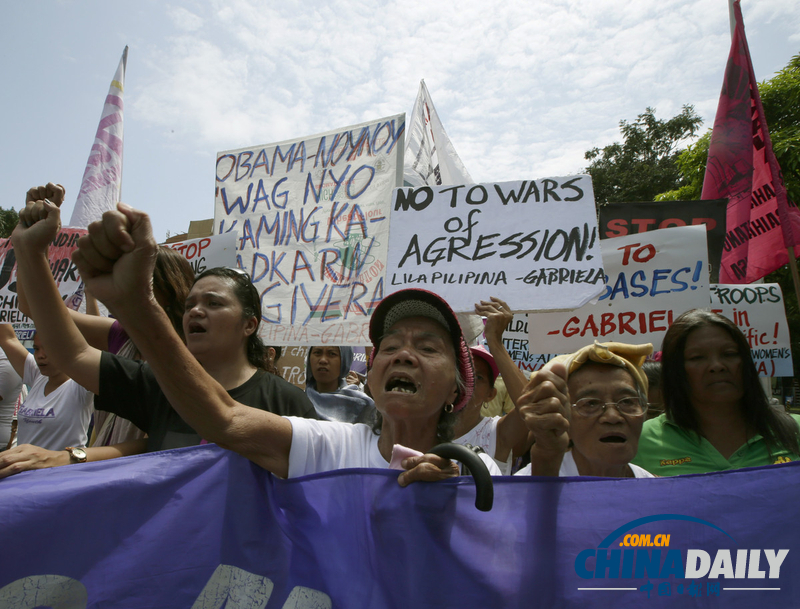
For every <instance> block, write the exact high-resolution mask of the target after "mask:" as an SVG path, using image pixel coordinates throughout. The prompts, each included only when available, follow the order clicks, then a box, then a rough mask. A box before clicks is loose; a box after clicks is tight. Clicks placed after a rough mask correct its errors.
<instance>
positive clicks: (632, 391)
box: [516, 343, 653, 478]
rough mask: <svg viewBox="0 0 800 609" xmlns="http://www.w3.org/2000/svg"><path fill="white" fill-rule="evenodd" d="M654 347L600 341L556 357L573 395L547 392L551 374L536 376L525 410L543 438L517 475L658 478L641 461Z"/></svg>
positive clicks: (551, 366) (524, 402) (553, 367)
mask: <svg viewBox="0 0 800 609" xmlns="http://www.w3.org/2000/svg"><path fill="white" fill-rule="evenodd" d="M652 351H653V346H652V345H650V344H646V345H627V344H624V343H605V344H600V343H595V344H593V345H588V346H586V347H584V348H583V349H580V350H579V351H576V352H575V353H572V354H570V355H563V356H559V357H556V358H554V359H552V360H551V361H550V362H548V364H547V366H545V368H546V369H550V370H562V369H561V368H560V366H564V367H565V368H564V369H563V372H562V376H563V377H564V380H565V381H566V391H567V392H568V399H565V398H563V397H562V399H561V400H555V399H542V398H541V396H539V392H540V390H541V389H542V387H543V386H544V384H545V383H546V381H547V379H546V378H545V377H543V376H541V372H535V373H534V374H533V375H531V383H530V384H529V386H528V390H527V391H526V393H525V394H524V395H523V396H522V398H521V400H520V412H521V414H522V417H523V419H524V420H525V423H526V424H527V425H528V429H530V431H531V432H532V433H533V436H534V438H535V443H534V445H533V447H532V448H531V463H530V465H528V466H526V467H524V468H523V469H521V470H520V471H519V472H517V474H516V475H518V476H519V475H531V474H532V475H535V476H603V477H609V478H652V477H653V475H652V474H651V473H649V472H648V471H646V470H644V469H642V468H641V467H638V466H636V465H633V464H632V463H631V461H632V460H633V458H634V457H635V456H636V452H637V449H638V445H639V435H640V434H641V431H642V423H643V422H644V414H645V412H646V411H647V377H646V376H645V374H644V371H643V370H642V364H643V363H644V360H645V358H646V357H647V356H648V355H649V354H650V353H651V352H652Z"/></svg>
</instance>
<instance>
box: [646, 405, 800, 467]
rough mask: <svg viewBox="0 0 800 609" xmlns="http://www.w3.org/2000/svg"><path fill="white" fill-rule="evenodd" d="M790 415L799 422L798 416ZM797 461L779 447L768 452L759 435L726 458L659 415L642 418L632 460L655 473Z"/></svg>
mask: <svg viewBox="0 0 800 609" xmlns="http://www.w3.org/2000/svg"><path fill="white" fill-rule="evenodd" d="M791 416H792V418H793V419H794V421H795V423H798V425H800V416H798V415H794V414H793V415H791ZM798 460H800V455H796V454H794V453H792V452H790V451H787V450H784V449H782V448H780V449H778V448H775V449H774V452H773V453H771V454H770V452H769V451H768V450H767V443H766V441H765V440H764V438H763V437H762V436H759V435H756V436H753V437H752V438H750V439H749V440H748V441H747V442H746V443H745V444H743V445H742V446H740V447H739V448H738V449H737V450H736V451H735V452H734V453H733V454H732V455H731V456H730V457H728V458H727V459H726V458H725V457H723V456H722V455H721V454H720V452H719V451H718V450H717V449H716V448H714V447H713V446H712V445H711V443H710V442H709V441H708V440H706V439H705V438H703V437H702V436H699V435H698V434H696V433H694V432H691V431H685V430H683V429H681V428H680V427H678V426H677V425H675V424H674V423H671V422H669V421H668V420H667V415H665V414H662V415H661V416H659V417H657V418H655V419H651V420H649V421H645V423H644V426H643V428H642V435H641V437H640V438H639V451H638V452H637V453H636V457H635V458H634V459H633V461H632V462H633V463H635V464H636V465H638V466H639V467H643V468H644V469H646V470H647V471H649V472H650V473H651V474H655V475H656V476H677V475H679V474H700V473H705V472H718V471H723V470H727V469H738V468H740V467H757V466H759V465H771V464H774V463H786V462H787V461H798Z"/></svg>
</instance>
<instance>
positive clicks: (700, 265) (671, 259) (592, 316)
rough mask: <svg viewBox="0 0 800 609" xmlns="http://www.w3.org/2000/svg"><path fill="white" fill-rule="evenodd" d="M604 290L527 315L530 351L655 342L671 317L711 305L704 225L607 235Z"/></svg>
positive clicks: (566, 351)
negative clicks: (593, 299)
mask: <svg viewBox="0 0 800 609" xmlns="http://www.w3.org/2000/svg"><path fill="white" fill-rule="evenodd" d="M600 243H601V246H602V248H603V266H604V267H605V271H606V286H605V292H604V293H603V295H602V296H601V297H600V298H599V299H598V301H597V303H596V304H588V305H586V306H584V307H581V308H580V309H577V310H575V311H569V312H564V313H540V314H535V315H534V314H530V315H528V331H529V336H530V346H531V349H532V350H534V351H538V352H544V353H572V352H573V351H577V350H578V349H580V348H581V347H584V346H586V345H589V344H591V343H592V342H594V341H595V340H597V341H599V342H608V341H619V342H624V343H633V344H642V343H653V348H654V349H655V350H656V351H657V350H659V348H660V345H661V340H662V338H663V337H664V333H665V332H666V331H667V328H668V327H669V326H670V324H671V323H672V320H673V319H674V318H675V317H677V316H678V315H680V314H681V313H683V312H684V311H686V310H688V309H694V308H706V307H708V304H707V302H708V297H709V296H708V293H709V280H708V249H707V247H706V230H705V227H704V226H702V225H701V226H682V227H675V228H665V229H661V230H655V231H649V232H646V233H640V234H636V235H627V236H625V237H616V238H614V239H604V240H602V241H601V242H600Z"/></svg>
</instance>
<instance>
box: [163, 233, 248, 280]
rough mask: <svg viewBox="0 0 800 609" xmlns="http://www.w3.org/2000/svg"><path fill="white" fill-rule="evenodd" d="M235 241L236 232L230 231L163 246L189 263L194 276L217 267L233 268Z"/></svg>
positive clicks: (234, 262)
mask: <svg viewBox="0 0 800 609" xmlns="http://www.w3.org/2000/svg"><path fill="white" fill-rule="evenodd" d="M237 241H238V239H237V233H236V231H231V232H229V233H225V234H224V235H212V236H211V237H200V238H199V239H189V240H187V241H176V242H174V243H165V244H164V246H165V247H169V248H171V249H174V250H176V251H178V252H180V253H181V254H182V255H183V257H184V258H186V260H188V261H189V264H190V265H191V266H192V270H193V271H194V274H195V275H199V274H200V273H202V272H204V271H206V270H207V269H213V268H214V267H218V266H225V267H229V268H233V267H235V266H236V248H237V246H238V242H237Z"/></svg>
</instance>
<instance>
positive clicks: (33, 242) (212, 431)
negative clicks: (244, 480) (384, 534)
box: [12, 200, 499, 485]
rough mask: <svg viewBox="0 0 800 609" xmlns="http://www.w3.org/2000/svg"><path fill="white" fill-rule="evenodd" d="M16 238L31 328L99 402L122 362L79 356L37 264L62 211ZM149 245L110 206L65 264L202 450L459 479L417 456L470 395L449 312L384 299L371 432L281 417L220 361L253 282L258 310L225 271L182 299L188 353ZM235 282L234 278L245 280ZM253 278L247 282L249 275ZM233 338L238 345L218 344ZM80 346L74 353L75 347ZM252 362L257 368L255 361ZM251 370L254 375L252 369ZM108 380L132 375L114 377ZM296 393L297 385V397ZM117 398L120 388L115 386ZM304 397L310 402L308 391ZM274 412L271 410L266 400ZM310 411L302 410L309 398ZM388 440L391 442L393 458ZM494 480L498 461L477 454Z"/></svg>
mask: <svg viewBox="0 0 800 609" xmlns="http://www.w3.org/2000/svg"><path fill="white" fill-rule="evenodd" d="M20 217H21V220H20V223H19V225H18V226H17V228H16V229H15V231H14V234H13V235H12V240H13V243H14V245H15V248H16V251H17V257H18V260H19V269H20V271H19V276H20V279H19V280H20V281H22V282H23V283H24V288H25V289H26V291H27V293H28V295H29V301H30V304H31V308H32V314H33V317H34V319H35V320H36V322H37V323H38V324H39V332H41V333H42V334H43V335H46V340H48V341H50V342H51V343H52V344H53V345H54V349H56V350H58V351H59V355H58V358H59V363H60V364H62V365H65V366H68V367H69V368H70V371H71V372H72V374H73V376H76V377H81V379H82V382H84V383H86V385H87V386H88V387H90V388H94V389H97V392H98V399H106V396H109V395H110V394H111V393H112V392H114V391H113V387H112V386H110V384H109V383H107V382H106V381H107V376H108V374H109V370H110V369H111V370H113V369H114V368H117V367H119V363H118V362H109V360H108V356H107V355H104V354H101V353H100V352H97V351H96V350H91V349H89V348H87V346H85V345H84V344H83V343H81V342H80V339H78V338H77V337H76V334H77V331H76V329H75V326H74V324H72V322H71V321H70V319H69V316H68V315H67V314H66V313H64V311H63V306H62V305H61V299H60V297H59V296H58V292H57V290H56V286H55V284H54V282H53V279H52V274H51V273H50V269H49V266H48V264H47V256H46V252H47V248H48V244H49V243H50V241H51V240H52V238H53V236H54V235H55V232H56V231H57V230H58V228H59V224H60V213H59V209H58V208H57V207H56V206H54V205H52V204H51V203H50V202H49V201H46V200H40V201H30V202H29V203H28V205H27V207H26V209H25V210H23V211H22V212H21V214H20ZM155 249H156V243H155V240H154V239H153V235H152V230H151V228H150V223H149V218H148V217H147V215H146V214H144V213H142V212H139V211H137V210H134V209H132V208H130V207H128V206H127V205H124V204H121V203H120V204H119V205H118V206H117V209H116V210H114V211H113V212H106V213H105V214H104V216H103V220H102V221H100V222H97V223H93V224H92V226H91V228H90V231H89V235H88V236H87V237H85V238H83V239H82V240H81V241H80V242H79V250H78V252H76V254H75V255H74V260H75V262H76V264H77V265H78V268H79V270H80V271H81V276H82V277H83V278H84V281H86V283H87V287H88V289H90V290H91V291H92V292H93V293H94V294H95V296H96V297H97V298H98V299H99V300H101V301H102V302H104V303H105V304H106V305H107V306H108V307H109V309H110V310H111V311H112V312H113V313H114V314H115V315H116V317H117V319H119V320H120V322H121V323H122V325H123V327H125V329H126V331H127V332H128V334H129V335H130V337H131V338H132V339H133V341H134V342H135V343H136V345H137V346H138V347H139V349H140V351H141V352H142V354H143V355H144V356H145V358H146V359H147V361H148V369H149V373H148V374H149V375H151V376H149V378H150V379H151V380H153V381H156V382H157V385H156V387H155V388H154V387H152V386H150V388H151V390H152V391H153V393H152V394H150V395H145V396H138V398H137V399H141V398H142V397H144V398H146V399H145V401H144V403H145V406H143V409H145V410H150V409H152V408H153V406H152V402H151V401H150V400H151V399H152V396H154V395H156V392H155V389H156V388H157V389H158V395H160V396H163V400H165V401H166V400H168V403H169V404H171V408H174V411H175V413H176V416H178V417H179V418H180V419H181V420H182V421H185V424H186V425H187V427H188V428H189V429H190V430H194V431H195V432H196V434H198V436H199V437H202V438H204V439H205V440H207V441H209V442H216V443H218V444H219V445H221V446H223V447H225V448H228V449H230V450H233V451H235V452H238V453H240V454H242V455H244V456H245V457H247V458H249V459H250V460H252V461H253V462H255V463H256V464H258V465H260V466H261V467H263V468H265V469H267V470H269V471H271V472H272V473H274V474H276V475H279V476H281V477H287V476H288V477H295V476H301V475H305V474H311V473H315V472H320V471H328V470H332V469H341V468H350V467H384V468H385V467H389V466H390V464H392V462H393V461H394V463H395V465H396V467H397V468H399V469H404V470H406V471H404V472H403V473H402V474H400V476H399V477H398V482H399V483H400V484H401V485H406V484H408V483H410V482H413V481H415V480H437V479H442V478H448V477H451V476H456V475H458V474H459V471H458V468H457V467H456V465H455V464H454V463H453V462H452V461H450V460H449V459H446V458H444V457H440V456H437V455H433V454H424V453H425V452H426V451H428V450H430V449H431V448H433V447H434V446H436V445H437V444H439V443H441V442H445V441H448V440H450V439H451V438H452V433H453V423H454V415H455V413H456V412H457V411H459V410H460V409H461V408H463V407H464V405H465V404H466V403H467V402H468V401H469V399H470V396H471V394H472V387H473V370H472V361H471V358H470V353H469V349H468V347H467V344H466V341H465V340H464V337H463V334H462V332H461V327H460V326H459V323H458V320H457V318H456V316H455V314H454V313H453V312H452V310H450V307H449V306H448V305H447V303H446V302H445V301H444V300H442V299H441V298H440V297H439V296H437V295H435V294H432V293H430V292H426V291H424V290H403V291H401V292H396V293H394V294H391V295H389V296H387V297H386V298H384V299H383V300H382V301H381V302H380V303H379V304H378V306H377V307H376V308H375V310H374V311H373V313H372V317H371V320H370V332H369V334H370V340H371V341H372V343H373V350H372V353H371V355H370V372H369V376H368V383H369V387H370V390H371V393H372V395H373V398H374V400H375V405H376V407H377V410H378V417H377V419H378V420H377V422H376V424H375V430H376V431H377V433H376V431H373V429H372V428H370V427H369V426H367V425H359V424H357V425H352V424H348V423H337V422H331V421H315V420H310V419H304V418H300V417H293V416H280V414H285V413H280V414H276V413H273V412H268V411H266V410H259V409H256V408H251V407H249V406H248V405H247V403H246V402H245V401H244V400H243V399H242V398H241V397H240V396H238V395H236V392H234V391H229V389H234V388H236V387H237V386H239V384H240V383H242V382H243V381H247V380H248V379H247V378H246V377H247V374H246V372H245V371H244V370H239V369H236V368H234V367H231V366H230V365H227V364H226V362H227V360H228V357H227V356H235V357H236V358H237V359H236V361H242V360H241V356H242V353H245V352H246V353H248V354H249V351H245V347H246V345H247V343H248V342H249V337H250V336H252V335H254V334H255V332H256V330H257V327H258V321H259V320H260V315H259V314H258V313H259V312H260V302H259V298H258V293H257V291H256V290H255V288H254V287H252V284H247V283H246V282H244V279H242V281H243V282H244V283H242V284H241V286H239V287H244V289H246V290H248V291H250V292H251V293H252V297H251V298H250V301H251V302H250V304H251V305H252V306H254V307H259V308H257V309H256V311H254V312H252V313H251V312H250V311H249V309H246V308H244V309H243V307H242V298H241V296H235V295H234V283H236V284H237V285H238V284H239V282H238V281H237V280H234V278H233V277H229V276H223V277H217V276H205V277H204V276H203V275H201V276H200V278H198V280H197V282H196V283H195V286H194V287H193V288H192V291H191V292H190V294H189V298H188V299H187V307H186V313H185V316H184V330H185V332H186V345H184V344H183V342H182V341H181V340H180V338H179V337H178V335H177V334H176V333H175V331H174V330H173V329H172V328H171V326H170V325H169V320H168V319H167V317H166V315H165V313H164V311H163V310H162V309H161V308H160V307H158V305H157V303H156V302H155V299H154V298H153V293H152V286H151V277H152V268H153V257H154V252H155ZM242 275H244V273H242ZM248 281H249V280H248ZM226 335H227V336H234V337H235V338H236V340H237V341H238V344H239V345H240V351H236V350H235V349H232V345H231V344H229V343H227V342H224V341H225V340H230V339H225V338H224V337H225V336H226ZM76 344H77V345H78V347H77V348H76V347H75V345H76ZM247 361H249V362H250V365H251V366H253V367H254V362H251V361H250V360H247ZM247 369H248V370H250V371H251V374H254V373H252V369H253V368H250V367H249V366H248V367H247ZM113 374H114V378H115V379H118V378H120V377H124V376H128V374H127V373H126V372H125V371H124V370H123V371H122V372H120V373H116V372H114V373H113ZM298 391H299V390H298ZM116 393H119V392H116ZM303 399H304V400H306V403H308V402H307V399H306V398H305V395H303ZM270 406H274V404H270ZM309 406H310V404H309ZM395 445H401V446H402V448H401V449H400V450H398V449H396V448H395ZM480 457H481V458H482V459H483V460H484V463H486V465H487V468H488V469H489V471H490V472H493V473H495V474H499V470H498V469H497V466H496V465H495V464H494V462H493V461H492V460H491V458H489V457H488V456H486V455H481V456H480Z"/></svg>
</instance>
